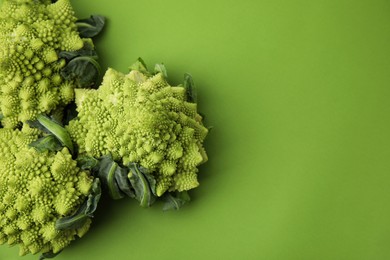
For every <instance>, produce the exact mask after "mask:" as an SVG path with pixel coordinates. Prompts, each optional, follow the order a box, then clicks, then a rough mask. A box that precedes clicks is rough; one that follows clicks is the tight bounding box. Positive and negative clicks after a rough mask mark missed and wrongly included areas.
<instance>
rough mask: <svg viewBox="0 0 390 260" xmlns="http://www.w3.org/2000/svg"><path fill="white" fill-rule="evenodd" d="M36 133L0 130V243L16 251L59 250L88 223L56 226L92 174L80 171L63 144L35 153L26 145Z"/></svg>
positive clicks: (85, 190)
mask: <svg viewBox="0 0 390 260" xmlns="http://www.w3.org/2000/svg"><path fill="white" fill-rule="evenodd" d="M38 135H39V131H38V130H36V129H33V128H30V127H29V126H28V125H26V124H25V125H23V128H22V129H21V130H18V129H16V130H12V129H5V128H2V129H0V212H1V213H0V214H1V217H0V244H4V243H8V244H9V245H17V244H19V246H20V255H25V254H28V253H32V254H35V253H38V252H42V253H45V252H54V253H56V252H59V251H61V250H62V249H63V248H64V247H66V246H67V245H68V244H69V243H70V242H71V241H72V240H74V239H75V237H76V236H79V237H80V236H82V235H84V234H85V233H86V232H87V231H88V228H89V225H90V223H91V221H90V219H89V218H88V219H86V221H85V222H84V223H83V225H82V226H79V227H77V228H74V229H66V230H59V229H57V228H56V222H57V220H59V219H61V218H63V217H66V216H70V215H72V214H74V213H75V211H77V210H78V209H79V207H80V205H81V204H82V203H83V201H85V199H86V198H87V196H88V195H89V193H90V190H91V187H92V184H93V178H92V177H91V176H90V174H89V172H87V171H83V170H80V169H79V168H78V167H77V165H76V161H74V160H72V156H71V155H70V153H69V151H68V149H67V148H62V150H60V151H58V152H51V151H46V152H42V153H40V152H37V151H36V150H35V149H34V148H32V147H29V146H28V144H29V143H31V142H32V141H35V140H36V139H37V137H38Z"/></svg>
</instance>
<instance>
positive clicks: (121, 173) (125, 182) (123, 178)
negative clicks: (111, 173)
mask: <svg viewBox="0 0 390 260" xmlns="http://www.w3.org/2000/svg"><path fill="white" fill-rule="evenodd" d="M127 175H128V170H126V168H122V167H117V169H116V172H115V181H116V183H117V184H118V187H119V189H120V190H121V191H122V192H123V193H124V194H126V195H127V196H129V197H130V198H135V194H134V191H133V190H132V187H131V183H130V181H129V178H128V177H127Z"/></svg>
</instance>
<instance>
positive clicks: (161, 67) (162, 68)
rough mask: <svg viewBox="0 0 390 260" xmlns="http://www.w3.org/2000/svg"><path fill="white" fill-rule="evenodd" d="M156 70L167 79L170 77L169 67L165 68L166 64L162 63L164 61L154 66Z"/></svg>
mask: <svg viewBox="0 0 390 260" xmlns="http://www.w3.org/2000/svg"><path fill="white" fill-rule="evenodd" d="M154 72H155V73H156V74H157V73H161V74H162V75H163V76H164V78H165V79H168V73H167V69H166V68H165V65H164V64H162V63H158V64H156V65H155V66H154Z"/></svg>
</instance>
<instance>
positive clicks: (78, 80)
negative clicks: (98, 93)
mask: <svg viewBox="0 0 390 260" xmlns="http://www.w3.org/2000/svg"><path fill="white" fill-rule="evenodd" d="M100 72H101V71H100V65H99V63H98V62H97V61H96V60H95V59H94V58H93V57H89V56H80V57H76V58H73V59H71V60H70V61H69V62H68V63H67V64H66V65H65V67H64V68H63V69H62V70H61V76H62V77H63V78H64V79H65V80H69V81H71V80H73V81H75V84H76V86H77V87H78V88H87V87H92V86H94V85H96V82H97V80H98V78H99V75H100Z"/></svg>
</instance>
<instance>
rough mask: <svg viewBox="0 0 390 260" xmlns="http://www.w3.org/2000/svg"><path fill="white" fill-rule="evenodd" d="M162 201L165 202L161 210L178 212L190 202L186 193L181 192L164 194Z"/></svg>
mask: <svg viewBox="0 0 390 260" xmlns="http://www.w3.org/2000/svg"><path fill="white" fill-rule="evenodd" d="M163 199H164V200H165V203H164V206H163V210H164V211H166V210H172V209H174V210H179V209H180V208H181V207H183V205H185V204H187V203H188V202H190V200H191V198H190V195H189V194H188V192H187V191H182V192H175V193H171V192H167V193H165V194H164V197H163Z"/></svg>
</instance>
